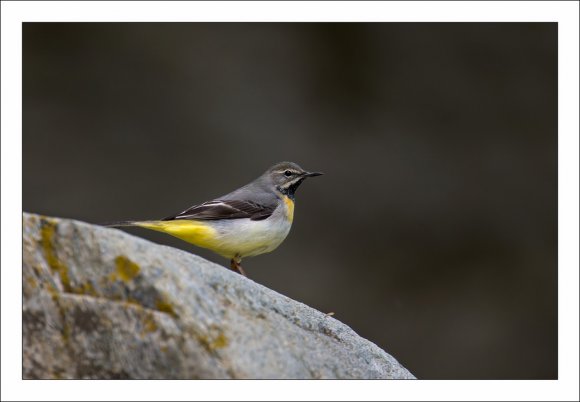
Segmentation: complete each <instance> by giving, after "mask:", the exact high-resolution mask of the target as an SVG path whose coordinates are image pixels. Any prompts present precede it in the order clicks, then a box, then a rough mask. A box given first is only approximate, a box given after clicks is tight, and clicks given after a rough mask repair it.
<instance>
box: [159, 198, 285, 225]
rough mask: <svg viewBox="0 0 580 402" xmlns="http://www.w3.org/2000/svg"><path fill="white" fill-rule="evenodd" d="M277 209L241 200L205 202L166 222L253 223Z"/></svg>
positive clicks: (165, 219) (169, 217)
mask: <svg viewBox="0 0 580 402" xmlns="http://www.w3.org/2000/svg"><path fill="white" fill-rule="evenodd" d="M274 209H276V207H275V206H274V207H268V206H265V205H260V204H258V203H255V202H251V201H240V200H214V201H208V202H204V203H203V204H200V205H194V206H193V207H191V208H188V209H186V210H185V211H183V212H181V213H180V214H177V215H173V216H168V217H167V218H164V219H163V220H164V221H172V220H175V219H198V220H216V219H242V218H249V219H251V220H253V221H259V220H262V219H266V218H268V217H269V216H270V215H272V212H274Z"/></svg>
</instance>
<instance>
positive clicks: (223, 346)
mask: <svg viewBox="0 0 580 402" xmlns="http://www.w3.org/2000/svg"><path fill="white" fill-rule="evenodd" d="M23 247H24V252H23V271H22V273H23V281H22V286H23V295H24V301H23V313H22V314H23V315H22V318H23V377H24V378H29V379H31V378H47V379H48V378H52V379H56V378H94V379H97V378H98V379H121V378H132V379H216V378H224V379H225V378H256V379H257V378H295V379H308V378H345V379H346V378H361V379H362V378H369V379H371V378H397V379H410V378H414V377H413V375H412V374H411V373H409V371H407V370H406V369H405V368H404V367H403V366H401V365H400V364H399V363H398V362H397V361H396V360H395V359H394V358H393V357H392V356H390V355H389V354H387V353H386V352H384V351H383V350H381V349H380V348H379V347H377V346H376V345H374V344H373V343H371V342H369V341H367V340H365V339H363V338H361V337H360V336H358V335H357V334H356V333H355V332H354V331H352V329H350V328H349V327H347V326H346V325H344V324H342V323H341V322H339V321H337V320H336V319H334V318H332V317H330V316H328V315H326V314H324V313H321V312H319V311H316V310H314V309H312V308H310V307H308V306H305V305H304V304H302V303H299V302H296V301H294V300H291V299H289V298H287V297H285V296H282V295H280V294H278V293H276V292H274V291H272V290H270V289H267V288H265V287H263V286H261V285H259V284H257V283H255V282H253V281H251V280H248V279H247V278H244V277H242V276H240V275H238V274H236V273H233V272H231V271H230V270H228V269H226V268H224V267H221V266H219V265H216V264H214V263H211V262H209V261H206V260H204V259H202V258H200V257H198V256H196V255H194V254H189V253H185V252H183V251H179V250H175V249H172V248H170V247H166V246H161V245H157V244H153V243H151V242H148V241H146V240H143V239H140V238H136V237H134V236H131V235H129V234H126V233H124V232H121V231H119V230H116V229H108V228H103V227H100V226H95V225H90V224H87V223H82V222H78V221H73V220H67V219H58V218H49V217H42V216H39V215H34V214H28V213H25V214H24V216H23Z"/></svg>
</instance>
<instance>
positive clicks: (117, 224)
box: [100, 221, 138, 228]
mask: <svg viewBox="0 0 580 402" xmlns="http://www.w3.org/2000/svg"><path fill="white" fill-rule="evenodd" d="M137 223H138V222H136V221H119V222H105V223H101V224H100V225H101V226H105V227H108V228H120V227H123V226H135V225H136V224H137Z"/></svg>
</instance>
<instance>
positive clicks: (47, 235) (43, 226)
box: [40, 219, 71, 292]
mask: <svg viewBox="0 0 580 402" xmlns="http://www.w3.org/2000/svg"><path fill="white" fill-rule="evenodd" d="M55 233H56V223H55V222H54V221H52V220H49V219H42V220H41V222H40V236H41V244H42V250H43V251H44V257H45V258H46V262H47V263H48V266H49V267H50V269H51V271H52V272H54V273H57V274H58V276H59V278H60V282H61V284H62V286H63V288H64V290H65V292H70V289H71V286H70V278H69V276H68V269H67V267H66V266H65V265H64V264H63V263H62V262H60V261H59V259H58V257H57V256H56V253H55V251H54V244H53V241H54V235H55Z"/></svg>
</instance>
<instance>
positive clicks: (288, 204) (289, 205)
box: [282, 195, 294, 222]
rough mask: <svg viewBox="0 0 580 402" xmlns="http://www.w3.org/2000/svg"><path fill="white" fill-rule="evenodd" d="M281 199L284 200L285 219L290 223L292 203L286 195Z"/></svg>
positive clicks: (292, 218)
mask: <svg viewBox="0 0 580 402" xmlns="http://www.w3.org/2000/svg"><path fill="white" fill-rule="evenodd" d="M282 199H283V200H284V204H286V219H288V220H289V221H290V222H292V221H293V220H294V201H292V200H291V199H290V198H288V196H286V195H285V196H284V198H282Z"/></svg>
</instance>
